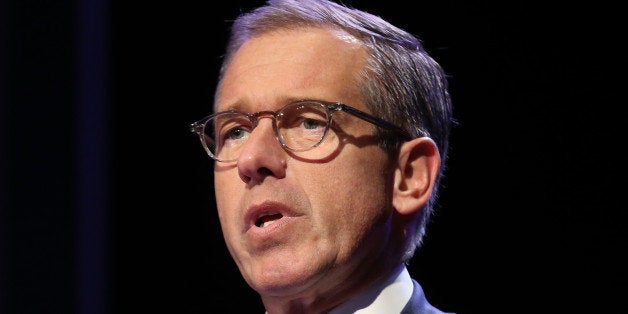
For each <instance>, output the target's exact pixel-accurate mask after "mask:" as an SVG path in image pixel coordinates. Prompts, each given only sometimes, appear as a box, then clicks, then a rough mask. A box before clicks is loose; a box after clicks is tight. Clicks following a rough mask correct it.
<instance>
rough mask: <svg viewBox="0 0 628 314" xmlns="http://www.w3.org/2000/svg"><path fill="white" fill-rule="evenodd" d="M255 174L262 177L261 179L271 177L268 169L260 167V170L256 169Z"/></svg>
mask: <svg viewBox="0 0 628 314" xmlns="http://www.w3.org/2000/svg"><path fill="white" fill-rule="evenodd" d="M257 173H258V174H259V175H260V176H263V177H265V176H271V175H273V172H272V171H271V170H270V169H268V168H266V167H262V168H259V169H257Z"/></svg>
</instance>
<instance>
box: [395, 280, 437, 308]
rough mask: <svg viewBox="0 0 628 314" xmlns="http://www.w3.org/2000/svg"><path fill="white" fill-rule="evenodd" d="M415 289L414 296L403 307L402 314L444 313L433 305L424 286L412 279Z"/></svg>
mask: <svg viewBox="0 0 628 314" xmlns="http://www.w3.org/2000/svg"><path fill="white" fill-rule="evenodd" d="M412 284H413V285H414V289H413V291H412V297H411V298H410V301H408V304H406V306H405V307H404V308H403V310H402V311H401V314H444V313H446V312H443V311H441V310H439V309H437V308H435V307H434V306H432V305H431V304H430V303H429V302H428V301H427V298H426V297H425V294H424V293H423V288H421V285H419V283H418V282H416V280H414V279H412Z"/></svg>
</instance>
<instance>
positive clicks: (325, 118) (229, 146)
mask: <svg viewBox="0 0 628 314" xmlns="http://www.w3.org/2000/svg"><path fill="white" fill-rule="evenodd" d="M338 111H344V112H346V113H348V114H351V115H353V116H355V117H358V118H360V119H362V120H364V121H367V122H369V123H372V124H374V125H376V126H378V127H380V128H383V129H386V130H389V131H392V132H394V133H396V134H398V135H399V136H400V137H401V138H403V139H404V140H408V139H411V138H412V136H411V135H410V134H409V133H408V132H407V131H405V130H403V129H401V128H400V127H398V126H396V125H394V124H392V123H390V122H388V121H385V120H382V119H379V118H376V117H374V116H372V115H370V114H368V113H366V112H363V111H361V110H358V109H356V108H353V107H351V106H348V105H345V104H343V103H340V102H335V103H334V102H326V101H319V100H300V101H296V102H292V103H289V104H287V105H285V106H283V107H281V108H280V109H279V110H277V111H260V112H256V113H246V112H242V111H238V110H227V111H221V112H217V113H214V114H212V115H210V116H207V117H205V118H203V119H202V120H199V121H197V122H194V123H192V124H191V125H190V131H192V132H193V133H196V134H198V135H199V137H200V140H201V144H202V145H203V147H204V148H205V151H207V154H208V155H209V156H210V157H211V158H213V159H214V160H216V161H220V162H233V161H236V160H237V159H238V158H239V157H240V152H241V151H242V147H244V145H245V143H246V141H247V139H248V138H249V136H250V135H251V132H253V129H255V127H256V126H257V124H258V122H259V119H261V118H271V119H272V120H273V130H274V132H275V137H276V138H277V140H278V141H279V143H280V144H281V146H282V147H283V148H284V149H287V150H289V151H292V152H295V153H299V152H306V151H310V150H312V149H313V148H315V147H319V146H321V143H323V140H325V139H326V135H327V134H328V133H330V132H329V127H330V125H331V124H332V118H333V115H334V113H335V112H338ZM327 142H331V141H330V140H329V136H327V141H325V143H327Z"/></svg>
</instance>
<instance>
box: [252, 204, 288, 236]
mask: <svg viewBox="0 0 628 314" xmlns="http://www.w3.org/2000/svg"><path fill="white" fill-rule="evenodd" d="M271 214H281V215H282V216H294V215H295V211H294V209H292V208H290V206H288V205H286V204H283V203H280V202H276V201H264V202H262V203H259V204H255V205H251V206H249V207H248V208H247V209H246V214H245V216H244V226H245V230H248V229H250V228H251V227H254V226H255V225H256V222H257V220H258V219H259V218H260V217H262V216H264V215H271Z"/></svg>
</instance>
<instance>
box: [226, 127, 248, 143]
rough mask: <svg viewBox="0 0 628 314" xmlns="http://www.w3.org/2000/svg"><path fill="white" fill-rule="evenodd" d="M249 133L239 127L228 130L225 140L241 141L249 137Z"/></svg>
mask: <svg viewBox="0 0 628 314" xmlns="http://www.w3.org/2000/svg"><path fill="white" fill-rule="evenodd" d="M249 133H250V132H249V131H247V130H245V129H244V127H242V126H238V127H235V128H232V129H229V130H227V132H225V136H224V140H225V141H229V140H239V139H243V138H246V137H248V136H249Z"/></svg>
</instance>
